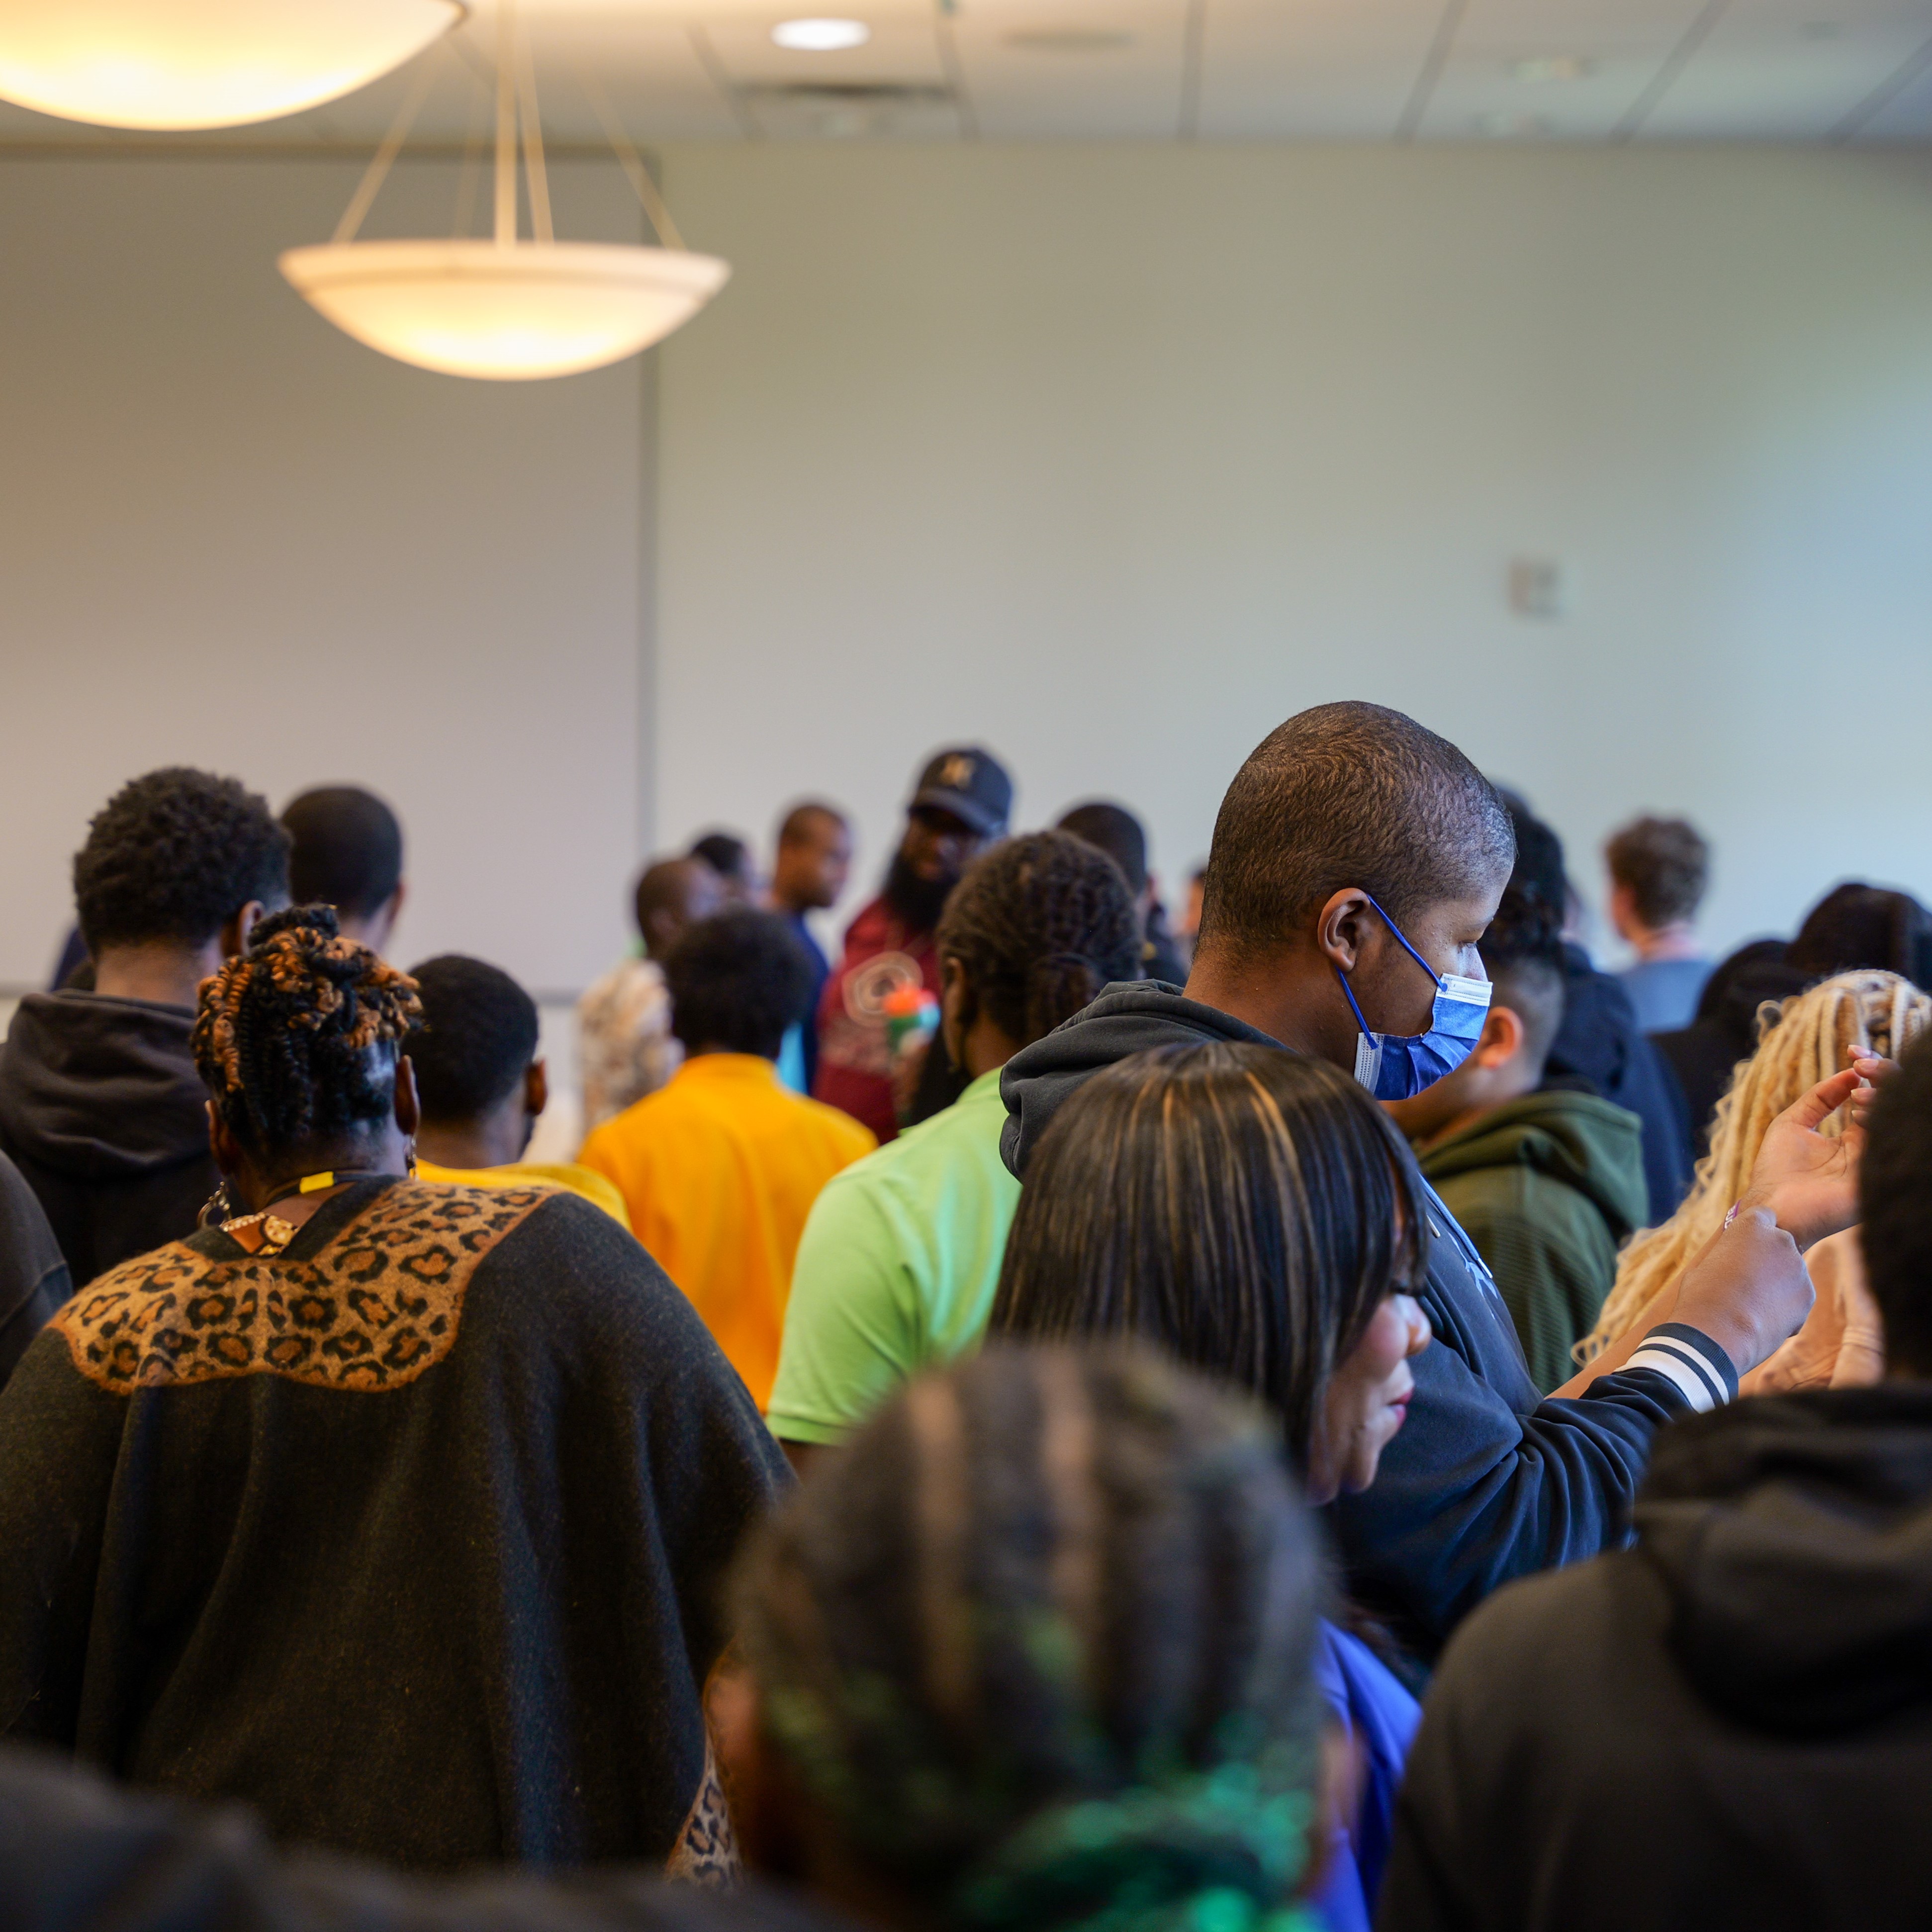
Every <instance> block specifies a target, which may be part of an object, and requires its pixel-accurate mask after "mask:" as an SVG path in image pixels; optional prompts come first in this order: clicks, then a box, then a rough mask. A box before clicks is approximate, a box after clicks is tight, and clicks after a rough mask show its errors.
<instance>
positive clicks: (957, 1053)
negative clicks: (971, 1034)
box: [939, 953, 973, 1067]
mask: <svg viewBox="0 0 1932 1932" xmlns="http://www.w3.org/2000/svg"><path fill="white" fill-rule="evenodd" d="M972 1025H973V989H972V987H971V985H970V984H969V983H968V980H967V978H966V969H965V967H964V966H962V965H960V963H959V961H958V960H957V959H955V958H954V957H953V956H952V955H951V954H950V953H948V954H947V956H946V957H945V958H944V959H941V961H940V962H939V1033H940V1037H941V1040H943V1041H944V1043H945V1046H946V1051H947V1056H948V1057H949V1058H950V1059H951V1061H952V1062H953V1065H954V1066H955V1067H964V1066H965V1064H966V1035H967V1034H968V1031H970V1030H971V1027H972Z"/></svg>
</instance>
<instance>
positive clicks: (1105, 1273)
mask: <svg viewBox="0 0 1932 1932" xmlns="http://www.w3.org/2000/svg"><path fill="white" fill-rule="evenodd" d="M1428 1227H1429V1222H1428V1216H1427V1211H1426V1210H1425V1208H1424V1192H1423V1187H1422V1183H1421V1179H1420V1178H1419V1177H1418V1174H1417V1172H1416V1168H1415V1160H1414V1158H1413V1157H1412V1155H1411V1154H1410V1153H1409V1149H1408V1148H1407V1146H1406V1145H1405V1144H1404V1142H1403V1139H1402V1136H1400V1134H1399V1133H1397V1130H1396V1129H1395V1127H1394V1124H1393V1123H1392V1122H1391V1121H1390V1120H1389V1119H1388V1116H1387V1115H1385V1114H1384V1112H1382V1109H1381V1108H1379V1106H1376V1103H1375V1102H1374V1101H1373V1100H1371V1099H1370V1097H1369V1096H1368V1094H1367V1093H1366V1092H1365V1091H1364V1090H1363V1089H1362V1088H1361V1086H1360V1085H1358V1083H1357V1082H1355V1081H1353V1080H1352V1079H1349V1077H1348V1076H1346V1074H1344V1073H1341V1072H1340V1070H1337V1068H1335V1067H1331V1066H1330V1065H1328V1063H1327V1062H1326V1061H1319V1060H1312V1059H1308V1058H1304V1057H1303V1056H1301V1055H1298V1054H1292V1053H1286V1052H1281V1051H1280V1049H1276V1048H1272V1047H1260V1046H1233V1045H1224V1044H1218V1043H1217V1044H1209V1045H1205V1046H1164V1047H1158V1048H1156V1049H1154V1050H1153V1051H1152V1052H1147V1053H1139V1054H1136V1055H1133V1056H1132V1057H1131V1058H1129V1059H1126V1060H1123V1061H1119V1062H1118V1063H1117V1064H1115V1065H1114V1066H1112V1067H1109V1068H1107V1069H1106V1070H1104V1071H1103V1072H1101V1073H1097V1074H1096V1075H1094V1077H1093V1078H1092V1079H1091V1080H1088V1082H1085V1085H1082V1087H1081V1088H1079V1091H1077V1092H1076V1093H1075V1094H1074V1095H1073V1097H1072V1098H1070V1100H1068V1101H1067V1103H1066V1104H1065V1105H1064V1106H1063V1107H1062V1108H1061V1109H1060V1111H1059V1112H1058V1115H1055V1118H1054V1121H1053V1124H1052V1126H1051V1127H1049V1129H1048V1130H1047V1132H1046V1134H1045V1135H1044V1136H1043V1137H1042V1139H1041V1141H1040V1148H1039V1151H1038V1152H1037V1153H1036V1154H1034V1157H1033V1160H1032V1161H1031V1163H1030V1164H1029V1166H1028V1169H1027V1181H1026V1187H1025V1192H1024V1193H1022V1195H1021V1196H1020V1205H1019V1213H1018V1214H1016V1217H1015V1218H1014V1221H1013V1232H1012V1235H1011V1236H1010V1238H1009V1239H1008V1241H1007V1254H1006V1262H1005V1265H1004V1268H1002V1270H1001V1275H1000V1287H999V1293H998V1298H996V1300H995V1302H994V1304H993V1313H992V1332H993V1333H994V1334H999V1335H1005V1336H1007V1337H1012V1338H1015V1339H1025V1340H1037V1341H1049V1340H1052V1341H1069V1340H1077V1339H1079V1338H1082V1337H1100V1336H1121V1337H1127V1336H1133V1337H1139V1338H1141V1339H1142V1340H1145V1341H1148V1342H1151V1343H1156V1344H1157V1345H1158V1346H1160V1347H1162V1348H1164V1349H1167V1350H1168V1351H1169V1352H1171V1353H1172V1354H1173V1355H1175V1356H1176V1357H1178V1358H1179V1359H1180V1360H1181V1361H1184V1362H1186V1363H1188V1364H1191V1365H1192V1366H1193V1367H1196V1368H1198V1369H1201V1370H1205V1371H1206V1372H1207V1373H1209V1374H1211V1375H1215V1376H1220V1377H1221V1378H1222V1379H1224V1380H1226V1381H1228V1382H1233V1383H1235V1384H1236V1385H1238V1386H1239V1387H1241V1388H1244V1389H1246V1390H1247V1391H1250V1393H1251V1394H1254V1395H1256V1396H1259V1397H1261V1399H1262V1400H1263V1401H1265V1402H1266V1403H1269V1404H1270V1405H1271V1406H1272V1407H1273V1408H1274V1409H1276V1410H1277V1412H1279V1413H1280V1415H1281V1417H1282V1419H1283V1423H1284V1424H1285V1426H1286V1435H1287V1440H1288V1445H1289V1449H1290V1451H1291V1452H1292V1454H1293V1455H1294V1457H1295V1459H1296V1461H1297V1463H1301V1461H1303V1460H1304V1459H1305V1457H1306V1456H1307V1449H1308V1444H1309V1440H1310V1434H1311V1432H1312V1430H1313V1427H1314V1421H1315V1415H1316V1403H1318V1402H1319V1400H1320V1399H1321V1394H1322V1388H1323V1387H1324V1385H1325V1384H1326V1382H1328V1377H1329V1376H1330V1375H1331V1373H1332V1372H1333V1371H1334V1367H1335V1365H1336V1364H1337V1362H1338V1361H1340V1360H1341V1358H1343V1356H1344V1355H1347V1354H1348V1352H1349V1350H1350V1349H1352V1348H1353V1347H1354V1346H1355V1344H1356V1343H1357V1342H1358V1341H1359V1340H1361V1336H1362V1334H1363V1332H1364V1330H1366V1329H1367V1327H1368V1325H1369V1323H1370V1320H1371V1319H1373V1316H1374V1314H1375V1311H1376V1308H1377V1307H1379V1305H1380V1304H1381V1303H1382V1301H1384V1300H1385V1298H1387V1297H1388V1296H1389V1295H1393V1294H1397V1293H1400V1292H1404V1291H1406V1290H1407V1289H1409V1288H1410V1287H1411V1286H1412V1285H1414V1284H1415V1283H1419V1282H1420V1281H1421V1278H1422V1274H1423V1271H1424V1267H1425V1266H1426V1265H1427V1259H1428V1240H1429V1235H1428Z"/></svg>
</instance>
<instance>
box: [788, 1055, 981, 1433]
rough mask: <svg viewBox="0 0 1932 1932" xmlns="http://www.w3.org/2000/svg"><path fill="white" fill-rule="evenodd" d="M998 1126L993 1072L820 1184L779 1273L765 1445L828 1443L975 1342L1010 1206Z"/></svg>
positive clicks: (853, 1427)
mask: <svg viewBox="0 0 1932 1932" xmlns="http://www.w3.org/2000/svg"><path fill="white" fill-rule="evenodd" d="M1006 1119H1007V1109H1006V1103H1004V1101H1003V1100H1001V1098H1000V1075H999V1070H998V1068H997V1067H996V1068H995V1070H993V1071H992V1073H983V1074H981V1075H980V1077H979V1079H977V1080H976V1081H974V1082H973V1084H972V1085H971V1086H970V1087H968V1088H967V1090H966V1091H965V1093H963V1094H961V1095H960V1097H959V1099H958V1100H956V1101H954V1102H953V1105H952V1106H950V1107H948V1108H947V1109H946V1111H945V1112H944V1113H942V1114H936V1115H934V1116H933V1118H932V1119H931V1120H929V1121H922V1122H921V1123H920V1124H919V1126H917V1127H912V1128H909V1129H908V1130H907V1131H906V1132H905V1133H902V1134H901V1135H900V1136H899V1137H898V1139H896V1140H893V1141H888V1142H886V1145H884V1146H883V1147H882V1148H880V1149H879V1151H878V1152H877V1153H876V1154H868V1155H866V1157H865V1159H864V1160H859V1161H855V1162H853V1164H852V1165H851V1166H850V1167H848V1168H847V1169H845V1170H844V1172H843V1173H841V1174H837V1175H833V1177H832V1179H831V1180H829V1181H827V1182H826V1184H825V1187H824V1189H823V1192H822V1193H820V1195H819V1197H818V1199H817V1200H816V1201H814V1202H813V1203H812V1206H811V1216H810V1218H809V1219H808V1220H807V1221H806V1222H805V1236H804V1238H803V1239H802V1241H800V1242H799V1248H798V1260H797V1262H796V1265H794V1267H793V1270H792V1277H791V1299H790V1301H789V1302H787V1304H786V1306H785V1322H784V1344H783V1346H781V1349H779V1352H778V1379H777V1381H776V1382H775V1383H774V1384H773V1385H772V1399H771V1404H770V1406H769V1409H767V1410H766V1415H765V1419H766V1421H767V1422H768V1423H769V1424H770V1425H771V1430H772V1434H773V1435H774V1436H779V1437H781V1438H783V1439H784V1440H785V1441H787V1442H841V1441H842V1440H843V1439H844V1438H845V1437H846V1436H848V1435H850V1433H851V1432H852V1431H853V1430H854V1429H856V1428H857V1427H858V1426H859V1424H860V1423H862V1422H863V1421H865V1418H867V1417H868V1416H869V1415H871V1412H873V1410H874V1409H877V1407H878V1406H879V1405H880V1403H882V1402H883V1401H884V1400H886V1397H889V1396H890V1395H891V1394H892V1393H893V1392H894V1391H895V1390H896V1389H898V1387H899V1385H901V1383H903V1382H907V1381H909V1380H910V1379H911V1378H912V1377H913V1376H915V1375H916V1374H917V1373H919V1370H921V1369H924V1368H928V1367H931V1366H932V1364H935V1363H936V1362H946V1361H951V1360H952V1359H953V1357H954V1356H956V1355H962V1354H964V1353H965V1352H967V1351H968V1350H969V1349H973V1348H975V1347H977V1346H978V1343H979V1340H980V1336H981V1335H982V1334H983V1333H984V1332H985V1330H986V1318H987V1317H988V1316H989V1315H990V1314H991V1313H992V1311H993V1295H994V1292H995V1289H998V1286H999V1285H1000V1263H1001V1259H1003V1258H1004V1256H1005V1253H1006V1251H1007V1229H1009V1228H1010V1226H1012V1225H1013V1210H1014V1209H1015V1208H1017V1207H1018V1206H1019V1199H1020V1184H1019V1182H1018V1181H1016V1180H1015V1179H1014V1178H1013V1176H1012V1175H1010V1174H1009V1173H1008V1172H1007V1167H1006V1163H1005V1162H1004V1161H1003V1160H1001V1158H1000V1130H1001V1128H1002V1127H1004V1126H1005V1124H1006Z"/></svg>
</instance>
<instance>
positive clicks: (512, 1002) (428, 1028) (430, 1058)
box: [403, 953, 538, 1123]
mask: <svg viewBox="0 0 1932 1932" xmlns="http://www.w3.org/2000/svg"><path fill="white" fill-rule="evenodd" d="M410 978H411V979H413V980H415V982H416V996H417V998H419V999H420V1000H421V1001H422V1020H421V1022H419V1025H418V1026H417V1028H416V1031H415V1032H414V1033H413V1034H410V1037H409V1039H408V1040H407V1041H406V1042H405V1043H404V1048H403V1051H404V1052H405V1053H407V1055H409V1057H410V1065H411V1066H413V1067H414V1068H415V1069H416V1094H417V1097H418V1098H419V1099H420V1100H421V1101H422V1111H423V1118H424V1119H425V1120H426V1121H437V1122H439V1123H442V1122H451V1121H473V1120H475V1119H477V1118H478V1117H480V1116H481V1115H484V1114H487V1113H488V1112H490V1109H492V1108H493V1107H495V1106H499V1105H500V1104H501V1103H502V1102H503V1101H505V1100H508V1098H509V1097H510V1095H511V1094H512V1093H514V1091H516V1090H517V1088H518V1087H520V1085H522V1083H523V1076H524V1074H525V1073H526V1072H528V1070H529V1065H530V1062H531V1061H533V1060H534V1059H535V1058H536V1056H537V1034H538V1026H537V1008H536V1002H535V1001H534V1000H532V998H530V996H529V994H527V993H526V992H524V991H523V988H522V987H520V986H518V985H517V983H516V981H515V980H513V979H511V977H510V976H509V974H507V973H505V971H502V968H500V967H496V966H491V965H487V963H486V962H484V961H483V960H481V959H466V958H464V956H463V955H462V954H461V953H441V954H440V955H439V956H437V958H435V959H425V961H424V962H422V965H420V966H416V967H413V968H410Z"/></svg>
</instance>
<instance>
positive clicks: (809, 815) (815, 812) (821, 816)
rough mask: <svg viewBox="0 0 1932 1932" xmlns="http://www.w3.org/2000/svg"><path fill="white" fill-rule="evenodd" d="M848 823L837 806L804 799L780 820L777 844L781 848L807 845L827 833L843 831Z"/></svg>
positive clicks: (818, 799)
mask: <svg viewBox="0 0 1932 1932" xmlns="http://www.w3.org/2000/svg"><path fill="white" fill-rule="evenodd" d="M846 823H847V821H846V817H845V814H844V813H843V812H842V811H840V810H839V809H838V807H837V806H836V805H827V804H826V802H825V801H824V800H823V799H820V798H808V799H801V800H800V801H799V802H798V803H797V804H796V805H792V806H790V807H789V808H787V811H786V812H785V815H784V817H782V818H781V819H780V820H778V839H777V843H778V845H779V846H780V847H784V846H787V845H802V844H808V843H809V842H810V841H812V840H814V839H816V838H820V837H823V835H825V834H826V833H827V832H833V831H838V830H842V829H844V827H845V825H846Z"/></svg>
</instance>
